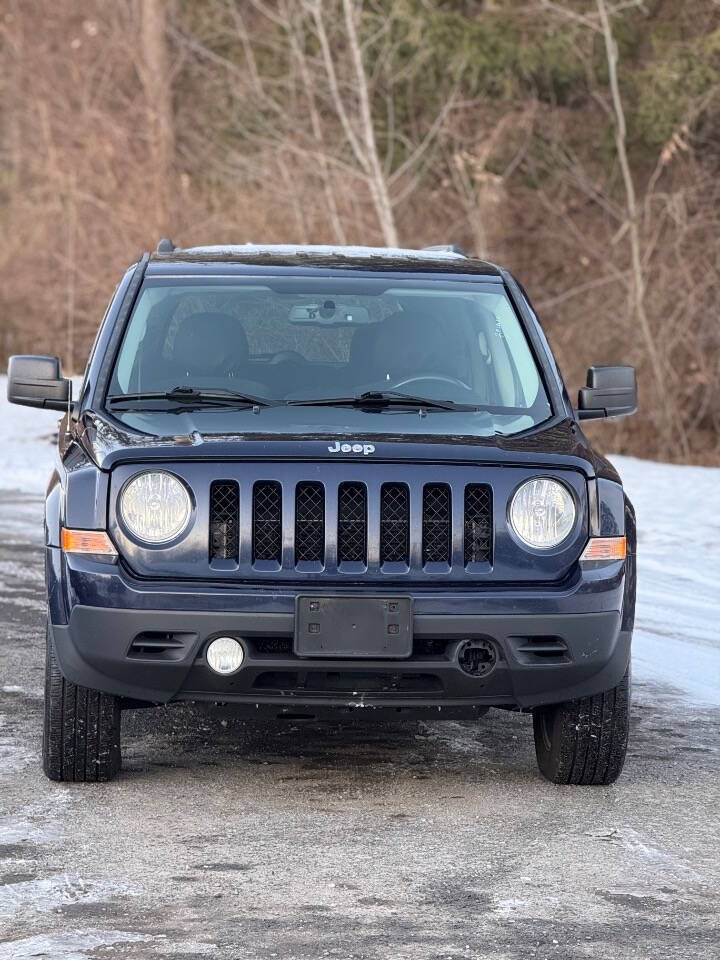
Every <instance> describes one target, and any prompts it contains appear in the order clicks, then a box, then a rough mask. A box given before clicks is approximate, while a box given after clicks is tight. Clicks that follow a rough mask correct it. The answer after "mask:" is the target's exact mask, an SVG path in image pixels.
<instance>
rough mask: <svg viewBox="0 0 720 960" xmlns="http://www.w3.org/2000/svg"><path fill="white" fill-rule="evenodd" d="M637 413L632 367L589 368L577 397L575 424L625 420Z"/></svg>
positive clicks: (633, 370) (635, 386)
mask: <svg viewBox="0 0 720 960" xmlns="http://www.w3.org/2000/svg"><path fill="white" fill-rule="evenodd" d="M636 410H637V380H636V378H635V368H634V367H590V369H589V370H588V374H587V386H586V387H583V389H582V390H580V393H579V394H578V408H577V411H576V415H577V418H578V420H596V419H599V418H600V417H625V416H627V415H628V414H631V413H635V411H636Z"/></svg>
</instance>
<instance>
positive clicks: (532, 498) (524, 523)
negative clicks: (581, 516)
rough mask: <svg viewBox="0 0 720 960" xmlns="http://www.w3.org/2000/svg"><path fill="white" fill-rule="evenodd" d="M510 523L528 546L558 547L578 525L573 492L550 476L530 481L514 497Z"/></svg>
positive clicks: (511, 505) (545, 548)
mask: <svg viewBox="0 0 720 960" xmlns="http://www.w3.org/2000/svg"><path fill="white" fill-rule="evenodd" d="M510 524H511V525H512V528H513V530H514V531H515V533H516V534H517V536H518V537H519V538H520V539H521V540H522V541H523V543H526V544H527V545H528V546H529V547H536V548H537V549H539V550H543V549H544V550H547V549H549V548H550V547H557V546H558V544H560V543H562V542H563V540H565V538H566V537H567V536H569V534H570V531H571V530H572V528H573V526H574V525H575V503H574V501H573V498H572V496H571V495H570V491H569V490H568V489H567V487H566V486H565V485H564V484H562V483H558V481H557V480H550V479H549V478H548V477H538V478H537V479H536V480H528V482H527V483H524V484H523V485H522V486H521V487H518V489H517V490H516V491H515V496H514V497H513V498H512V503H511V504H510Z"/></svg>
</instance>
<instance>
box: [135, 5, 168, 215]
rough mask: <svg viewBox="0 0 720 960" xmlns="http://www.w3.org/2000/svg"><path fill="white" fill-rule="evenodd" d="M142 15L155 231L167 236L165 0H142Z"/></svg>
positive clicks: (143, 76) (142, 74) (142, 69)
mask: <svg viewBox="0 0 720 960" xmlns="http://www.w3.org/2000/svg"><path fill="white" fill-rule="evenodd" d="M140 13H141V17H140V31H141V38H140V39H141V44H142V60H141V62H140V66H139V73H140V79H141V81H142V84H143V88H144V90H145V111H146V117H147V135H148V142H149V145H150V156H151V169H152V180H153V198H154V210H155V229H156V232H157V233H158V234H160V233H168V232H169V226H170V196H171V190H172V187H171V172H172V166H173V144H174V133H173V130H174V125H173V108H172V88H171V76H170V60H169V55H168V47H167V10H166V0H140Z"/></svg>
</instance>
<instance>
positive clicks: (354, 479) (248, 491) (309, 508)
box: [200, 463, 494, 581]
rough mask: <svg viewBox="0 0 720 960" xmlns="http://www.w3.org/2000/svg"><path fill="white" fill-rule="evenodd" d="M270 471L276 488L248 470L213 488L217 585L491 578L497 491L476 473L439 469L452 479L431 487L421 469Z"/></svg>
mask: <svg viewBox="0 0 720 960" xmlns="http://www.w3.org/2000/svg"><path fill="white" fill-rule="evenodd" d="M253 469H254V470H255V471H257V469H258V468H257V466H255V467H253ZM265 469H267V470H268V473H269V474H270V478H269V479H263V480H254V479H248V477H247V472H248V467H247V466H244V467H243V469H242V470H238V471H237V472H236V473H235V476H234V479H219V480H215V481H212V482H211V484H210V489H209V516H208V524H209V529H208V546H209V550H208V553H209V559H210V571H211V572H213V573H214V574H216V575H218V576H227V575H228V573H229V572H231V571H237V572H232V573H230V575H232V576H239V577H243V578H244V577H248V578H253V577H262V576H263V575H272V576H273V578H276V577H279V578H281V579H292V578H293V577H295V578H297V579H300V580H306V579H311V578H312V577H313V576H318V575H321V576H322V577H323V578H324V577H327V576H337V577H339V578H340V579H343V578H344V577H346V576H353V575H355V576H359V577H363V579H365V578H369V579H373V578H374V579H375V580H378V581H379V580H388V581H389V579H390V578H391V577H393V576H395V577H399V578H405V577H408V578H409V579H412V578H413V577H417V576H423V577H424V576H430V577H432V576H435V577H443V576H445V577H446V576H448V575H449V576H451V577H461V578H467V577H470V576H477V575H484V574H489V573H490V572H491V571H492V565H493V543H494V524H493V492H492V489H491V486H490V485H489V484H484V483H474V482H470V476H471V475H472V474H470V472H469V471H463V473H462V474H460V473H459V471H454V470H453V469H452V468H451V469H449V470H445V468H443V467H442V466H441V467H439V468H437V467H436V468H435V469H434V473H435V476H437V475H438V472H440V476H441V477H442V476H443V474H446V475H447V476H448V480H447V481H444V480H435V479H434V478H433V479H432V480H430V481H429V482H426V481H425V478H424V476H423V473H424V470H425V468H423V467H422V466H421V465H412V467H407V466H398V465H384V467H383V471H382V474H383V475H382V476H381V477H378V476H377V473H376V472H375V471H374V470H372V469H367V468H364V465H362V466H356V467H353V466H351V465H347V466H345V465H343V466H342V467H333V468H329V469H328V468H325V467H322V468H320V467H318V466H317V465H315V464H302V463H294V464H293V463H287V464H272V465H267V466H266V467H265V468H263V472H264V470H265ZM228 473H229V475H230V477H233V472H232V470H230V471H228ZM255 475H256V476H257V473H256V474H255ZM201 500H202V498H201V497H200V501H201Z"/></svg>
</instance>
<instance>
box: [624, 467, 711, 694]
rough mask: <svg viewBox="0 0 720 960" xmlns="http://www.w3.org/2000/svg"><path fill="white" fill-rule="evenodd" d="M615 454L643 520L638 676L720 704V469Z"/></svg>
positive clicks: (639, 519) (636, 643) (640, 522)
mask: <svg viewBox="0 0 720 960" xmlns="http://www.w3.org/2000/svg"><path fill="white" fill-rule="evenodd" d="M612 459H613V462H614V463H615V465H616V467H617V469H618V471H619V472H620V474H621V475H622V478H623V482H624V484H625V488H626V489H627V492H628V495H629V497H630V499H631V500H632V501H633V504H634V505H635V510H636V513H637V522H638V605H637V617H636V621H635V636H634V640H633V676H634V678H635V679H637V680H652V681H655V682H657V683H663V684H667V685H669V686H670V687H674V688H676V689H677V690H678V691H680V692H681V693H683V694H684V695H685V697H686V698H688V699H690V700H691V701H693V702H695V703H698V704H708V705H712V706H716V707H717V706H720V512H718V510H717V495H718V490H720V469H713V468H710V467H685V466H676V465H672V464H664V463H653V462H651V461H648V460H636V459H635V458H633V457H613V458H612Z"/></svg>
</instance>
